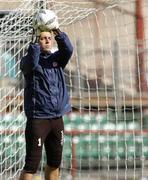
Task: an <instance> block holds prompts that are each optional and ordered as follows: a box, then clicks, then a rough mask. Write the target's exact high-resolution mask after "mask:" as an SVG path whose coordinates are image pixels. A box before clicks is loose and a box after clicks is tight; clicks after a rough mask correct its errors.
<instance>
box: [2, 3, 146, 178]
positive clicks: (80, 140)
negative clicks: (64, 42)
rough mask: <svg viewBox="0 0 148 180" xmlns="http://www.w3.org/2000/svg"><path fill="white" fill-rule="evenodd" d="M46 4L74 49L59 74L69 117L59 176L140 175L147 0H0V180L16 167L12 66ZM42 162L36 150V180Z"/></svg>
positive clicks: (20, 141)
mask: <svg viewBox="0 0 148 180" xmlns="http://www.w3.org/2000/svg"><path fill="white" fill-rule="evenodd" d="M12 4H15V6H13V7H12ZM9 6H10V7H9ZM45 7H46V8H49V9H52V10H54V11H55V12H56V14H57V15H58V18H59V24H60V28H61V30H62V31H65V32H66V33H67V34H68V36H69V38H70V40H71V41H72V44H73V47H74V53H73V55H72V58H71V60H70V62H69V64H68V65H67V67H66V69H65V70H64V74H65V81H66V85H67V88H68V92H69V95H70V101H71V104H72V112H71V113H69V114H66V115H65V116H64V125H65V143H64V147H63V158H62V164H61V174H60V178H61V179H64V178H71V176H72V177H78V178H80V179H83V178H84V179H86V178H88V177H89V178H91V179H92V180H93V178H94V179H98V178H102V177H105V178H106V179H116V180H117V179H119V180H120V179H121V178H123V177H124V179H128V178H131V179H136V178H143V177H147V176H148V174H147V171H146V168H147V160H148V92H147V82H148V74H147V73H148V66H147V57H148V53H147V52H148V50H147V48H148V28H147V27H148V13H147V8H148V2H147V0H102V1H100V0H96V1H91V0H71V1H70V0H66V1H65V0H38V1H36V0H23V1H19V0H13V1H12V0H7V1H5V2H3V3H2V2H0V10H1V11H2V10H5V11H6V9H7V8H8V9H11V11H9V12H7V14H6V15H5V16H4V17H2V18H1V19H0V42H1V43H0V118H1V121H0V179H7V180H8V179H9V180H10V179H12V180H15V179H16V180H17V179H18V176H19V174H20V172H21V170H22V168H23V164H24V158H25V140H24V129H25V123H26V117H25V115H24V109H23V108H24V107H23V91H24V79H23V75H22V73H21V71H20V67H19V66H20V59H21V57H22V56H23V55H25V54H26V49H27V47H28V45H29V43H30V41H31V36H32V18H33V15H34V13H35V12H36V11H37V10H38V9H40V8H45ZM55 48H56V43H55V47H54V49H55ZM45 164H46V157H45V153H44V152H43V158H42V161H41V163H40V167H39V175H40V176H41V178H43V171H44V166H45ZM86 170H87V171H86ZM69 176H70V177H69Z"/></svg>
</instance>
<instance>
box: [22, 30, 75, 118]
mask: <svg viewBox="0 0 148 180" xmlns="http://www.w3.org/2000/svg"><path fill="white" fill-rule="evenodd" d="M55 40H56V41H57V44H58V51H56V52H54V53H51V52H50V53H49V54H42V53H41V52H40V46H39V45H38V44H33V43H31V44H30V45H29V48H28V52H27V55H26V56H24V57H23V58H22V59H21V63H20V68H21V70H22V72H23V74H24V77H25V89H24V108H25V114H26V116H27V118H39V119H43V118H55V117H60V116H62V115H64V114H65V113H66V112H69V111H70V110H71V106H70V104H69V96H68V92H67V88H66V85H65V80H64V74H63V69H64V68H65V66H66V64H67V63H68V61H69V59H70V57H71V55H72V52H73V47H72V45H71V43H70V41H69V38H68V37H67V35H66V34H65V33H64V32H61V33H60V34H58V35H57V36H55Z"/></svg>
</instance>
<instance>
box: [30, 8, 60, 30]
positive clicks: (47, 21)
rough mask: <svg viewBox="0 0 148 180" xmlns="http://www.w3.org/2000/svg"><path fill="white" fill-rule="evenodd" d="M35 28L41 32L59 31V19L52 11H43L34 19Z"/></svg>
mask: <svg viewBox="0 0 148 180" xmlns="http://www.w3.org/2000/svg"><path fill="white" fill-rule="evenodd" d="M33 28H34V29H37V30H39V31H46V30H53V29H58V28H59V23H58V17H57V15H56V14H55V12H54V11H52V10H47V9H41V10H39V11H38V12H37V13H36V14H35V16H34V18H33Z"/></svg>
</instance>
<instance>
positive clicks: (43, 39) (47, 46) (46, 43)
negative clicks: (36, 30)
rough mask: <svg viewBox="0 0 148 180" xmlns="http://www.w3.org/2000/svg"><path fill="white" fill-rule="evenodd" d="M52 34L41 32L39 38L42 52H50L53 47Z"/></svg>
mask: <svg viewBox="0 0 148 180" xmlns="http://www.w3.org/2000/svg"><path fill="white" fill-rule="evenodd" d="M52 38H53V37H52V34H51V33H50V32H41V33H40V37H39V45H40V48H41V51H42V52H45V53H47V52H49V51H50V50H51V47H52Z"/></svg>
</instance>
